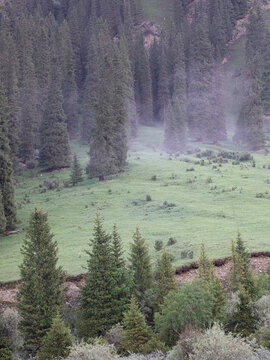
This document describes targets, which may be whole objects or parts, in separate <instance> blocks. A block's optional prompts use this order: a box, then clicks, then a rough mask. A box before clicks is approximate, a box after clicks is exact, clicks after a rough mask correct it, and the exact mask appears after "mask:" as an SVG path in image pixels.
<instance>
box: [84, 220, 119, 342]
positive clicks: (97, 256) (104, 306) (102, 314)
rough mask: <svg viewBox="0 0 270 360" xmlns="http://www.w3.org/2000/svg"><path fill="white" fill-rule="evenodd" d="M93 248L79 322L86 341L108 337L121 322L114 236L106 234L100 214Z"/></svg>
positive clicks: (95, 227) (88, 252) (95, 229)
mask: <svg viewBox="0 0 270 360" xmlns="http://www.w3.org/2000/svg"><path fill="white" fill-rule="evenodd" d="M90 245H91V250H90V251H87V254H88V255H89V259H88V261H87V268H88V273H87V276H86V279H85V282H86V284H85V287H84V288H83V289H82V292H81V304H80V319H79V335H80V337H81V338H84V339H88V338H91V337H98V336H102V335H104V334H105V332H106V331H107V330H109V329H110V328H111V327H112V326H113V325H115V324H116V323H117V321H118V316H117V315H118V314H117V312H118V308H117V307H116V305H115V301H114V292H115V289H114V287H115V281H114V275H115V272H114V266H113V262H112V259H113V256H112V247H111V236H110V235H109V234H107V233H106V232H105V231H104V229H103V224H102V219H101V218H100V216H99V215H97V217H96V220H95V225H94V233H93V239H92V240H91V243H90Z"/></svg>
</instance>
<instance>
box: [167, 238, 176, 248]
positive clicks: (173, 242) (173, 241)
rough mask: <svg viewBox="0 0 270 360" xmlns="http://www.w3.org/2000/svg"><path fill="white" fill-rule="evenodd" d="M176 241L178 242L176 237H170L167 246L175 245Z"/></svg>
mask: <svg viewBox="0 0 270 360" xmlns="http://www.w3.org/2000/svg"><path fill="white" fill-rule="evenodd" d="M176 243H177V240H176V239H175V238H174V237H170V238H169V240H168V242H167V246H173V245H174V244H176Z"/></svg>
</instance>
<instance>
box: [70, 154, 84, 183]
mask: <svg viewBox="0 0 270 360" xmlns="http://www.w3.org/2000/svg"><path fill="white" fill-rule="evenodd" d="M70 180H71V183H72V185H73V186H77V185H78V183H79V182H82V181H83V176H82V168H81V165H80V163H79V161H78V158H77V155H76V154H75V155H74V158H73V163H72V167H71V175H70Z"/></svg>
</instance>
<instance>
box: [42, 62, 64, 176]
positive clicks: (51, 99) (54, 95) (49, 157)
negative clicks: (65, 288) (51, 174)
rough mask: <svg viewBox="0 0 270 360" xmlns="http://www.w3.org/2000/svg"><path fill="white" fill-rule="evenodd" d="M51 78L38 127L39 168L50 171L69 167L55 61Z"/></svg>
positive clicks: (61, 101) (61, 99) (60, 93)
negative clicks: (44, 107)
mask: <svg viewBox="0 0 270 360" xmlns="http://www.w3.org/2000/svg"><path fill="white" fill-rule="evenodd" d="M52 66H53V68H54V70H53V72H52V78H51V82H50V87H49V95H48V100H47V104H46V109H45V112H44V115H43V120H42V123H41V126H40V157H39V162H40V166H41V167H42V168H44V169H45V170H52V169H57V168H61V167H65V166H68V165H69V159H70V147H69V139H68V132H67V126H66V123H65V114H64V110H63V97H62V91H61V85H60V79H59V68H58V65H57V60H56V59H55V60H54V63H53V65H52Z"/></svg>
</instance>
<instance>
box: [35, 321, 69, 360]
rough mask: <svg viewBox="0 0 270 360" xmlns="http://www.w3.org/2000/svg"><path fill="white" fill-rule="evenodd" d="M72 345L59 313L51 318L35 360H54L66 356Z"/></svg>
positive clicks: (67, 329)
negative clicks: (50, 323)
mask: <svg viewBox="0 0 270 360" xmlns="http://www.w3.org/2000/svg"><path fill="white" fill-rule="evenodd" d="M71 346H72V335H71V331H70V329H69V328H68V327H67V326H66V325H65V323H64V321H63V320H62V319H61V317H60V315H59V314H57V315H56V317H55V318H53V321H52V325H51V327H50V329H49V330H48V332H47V334H46V335H45V336H44V338H43V340H42V344H41V347H40V350H39V352H38V353H37V356H36V359H37V360H54V359H62V358H66V357H67V356H68V355H69V353H70V348H71Z"/></svg>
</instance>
